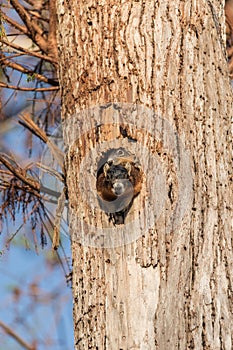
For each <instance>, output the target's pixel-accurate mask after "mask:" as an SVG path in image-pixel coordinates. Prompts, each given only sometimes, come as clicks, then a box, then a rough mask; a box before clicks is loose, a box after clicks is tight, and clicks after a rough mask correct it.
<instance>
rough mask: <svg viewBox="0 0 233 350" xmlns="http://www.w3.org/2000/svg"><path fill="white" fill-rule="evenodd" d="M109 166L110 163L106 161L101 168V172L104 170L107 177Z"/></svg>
mask: <svg viewBox="0 0 233 350" xmlns="http://www.w3.org/2000/svg"><path fill="white" fill-rule="evenodd" d="M109 168H110V165H109V164H108V163H105V164H104V168H103V172H104V176H105V177H107V172H108V170H109Z"/></svg>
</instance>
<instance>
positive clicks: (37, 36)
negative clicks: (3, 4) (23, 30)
mask: <svg viewBox="0 0 233 350" xmlns="http://www.w3.org/2000/svg"><path fill="white" fill-rule="evenodd" d="M10 3H11V5H12V6H13V7H14V9H15V10H16V11H17V13H18V15H19V16H20V18H21V19H22V21H23V22H24V24H25V26H26V27H27V29H28V36H29V37H30V38H32V40H33V41H34V42H35V43H36V44H37V45H38V46H39V47H40V49H41V50H42V51H44V52H47V50H48V44H47V41H46V40H45V39H44V38H43V30H42V29H41V28H40V27H39V26H38V24H37V23H35V21H33V20H32V18H31V16H30V14H29V13H28V12H27V10H26V9H25V8H24V7H23V6H22V5H21V4H20V3H19V2H18V0H10Z"/></svg>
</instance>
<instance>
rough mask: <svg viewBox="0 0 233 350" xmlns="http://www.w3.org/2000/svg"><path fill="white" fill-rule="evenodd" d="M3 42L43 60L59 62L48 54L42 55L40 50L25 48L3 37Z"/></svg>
mask: <svg viewBox="0 0 233 350" xmlns="http://www.w3.org/2000/svg"><path fill="white" fill-rule="evenodd" d="M1 42H2V43H3V44H5V45H7V46H9V47H12V48H13V49H15V50H18V51H21V52H24V53H25V54H27V55H28V56H34V57H37V58H40V59H42V60H45V61H48V62H51V63H54V64H57V61H56V59H55V58H52V57H49V56H47V55H42V54H40V53H38V52H35V51H30V50H27V49H25V48H23V47H22V46H19V45H16V44H13V43H12V42H9V41H7V40H4V39H1Z"/></svg>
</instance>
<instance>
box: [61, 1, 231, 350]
mask: <svg viewBox="0 0 233 350" xmlns="http://www.w3.org/2000/svg"><path fill="white" fill-rule="evenodd" d="M223 6H224V4H223V3H222V4H220V3H219V1H217V0H214V1H212V2H210V1H204V0H199V1H189V2H184V1H179V0H170V1H161V2H160V1H150V0H149V1H132V0H130V1H123V0H122V1H118V0H114V1H113V0H99V1H94V0H89V1H86V0H85V1H84V0H83V1H78V2H77V1H75V0H70V1H69V2H68V1H61V0H57V11H58V22H59V24H58V37H57V38H58V44H59V56H60V83H61V87H62V99H63V109H62V113H63V118H64V135H65V142H66V145H67V148H68V149H67V162H66V165H67V180H68V192H69V203H70V212H71V219H70V227H71V236H72V253H73V296H74V327H75V344H76V349H85V350H86V349H113V350H115V349H127V350H128V349H134V350H135V349H143V350H145V349H148V350H149V349H150V350H151V349H159V350H167V349H169V350H170V349H182V350H186V349H211V350H212V349H226V350H230V349H232V347H233V340H232V329H233V324H232V267H233V266H232V233H231V228H230V193H231V191H230V189H229V186H230V180H229V176H230V171H231V165H230V164H231V162H230V157H231V155H230V148H231V147H230V140H231V138H230V120H231V117H232V91H231V88H230V83H229V78H228V72H227V62H226V54H225V47H224V35H222V33H223V29H224V25H223ZM219 23H221V25H220V24H219ZM116 101H118V102H119V103H115V104H114V103H111V102H116ZM108 103H109V104H108ZM100 106H102V107H100ZM176 132H177V134H176ZM132 139H133V141H134V142H132ZM120 145H123V146H125V147H126V148H129V149H131V151H133V152H134V153H135V154H136V155H137V156H138V158H139V159H140V161H141V164H142V167H143V171H144V174H145V179H144V183H143V189H142V192H141V194H140V195H139V196H138V198H136V200H135V202H134V205H133V208H132V210H131V212H130V214H129V216H128V217H127V220H126V225H125V226H123V227H122V226H121V227H116V228H114V227H113V225H112V224H111V223H109V222H108V218H107V216H106V215H105V213H103V212H102V211H101V210H100V208H98V202H97V200H96V189H95V176H96V172H97V167H98V160H99V158H100V157H101V152H104V150H107V149H109V148H114V147H118V146H120ZM187 154H189V156H188V157H187ZM186 170H187V173H186ZM186 192H187V193H186ZM182 201H183V202H182ZM184 206H186V213H185V215H184V212H182V210H183V209H184ZM176 219H177V220H176ZM181 219H182V221H181Z"/></svg>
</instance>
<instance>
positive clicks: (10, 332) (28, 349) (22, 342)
mask: <svg viewBox="0 0 233 350" xmlns="http://www.w3.org/2000/svg"><path fill="white" fill-rule="evenodd" d="M0 327H1V328H2V329H3V330H4V331H5V332H6V333H7V334H8V335H10V336H11V337H12V338H14V339H15V340H16V341H17V343H18V344H20V345H21V346H23V347H24V348H25V349H26V350H36V348H35V346H32V345H29V344H28V343H26V341H25V340H24V339H22V338H21V337H20V336H19V335H18V334H16V333H15V331H14V330H13V329H12V328H10V327H9V326H7V325H6V324H5V323H4V322H2V321H0Z"/></svg>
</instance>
